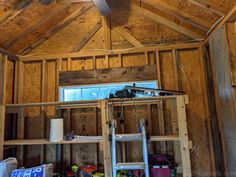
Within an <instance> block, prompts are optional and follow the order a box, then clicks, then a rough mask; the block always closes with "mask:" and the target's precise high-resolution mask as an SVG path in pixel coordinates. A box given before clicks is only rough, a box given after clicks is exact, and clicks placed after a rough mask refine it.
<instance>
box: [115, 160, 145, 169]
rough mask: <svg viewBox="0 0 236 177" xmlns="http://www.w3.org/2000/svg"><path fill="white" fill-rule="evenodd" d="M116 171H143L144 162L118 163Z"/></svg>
mask: <svg viewBox="0 0 236 177" xmlns="http://www.w3.org/2000/svg"><path fill="white" fill-rule="evenodd" d="M115 168H116V170H143V169H144V168H145V164H144V162H132V163H118V164H116V166H115Z"/></svg>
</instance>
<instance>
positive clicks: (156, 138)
mask: <svg viewBox="0 0 236 177" xmlns="http://www.w3.org/2000/svg"><path fill="white" fill-rule="evenodd" d="M179 140H180V138H179V136H178V135H166V136H151V137H150V141H153V142H155V141H179Z"/></svg>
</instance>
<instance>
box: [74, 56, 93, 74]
mask: <svg viewBox="0 0 236 177" xmlns="http://www.w3.org/2000/svg"><path fill="white" fill-rule="evenodd" d="M71 66H72V68H71V70H73V71H77V70H91V69H93V59H92V58H84V59H74V58H73V59H72V60H71Z"/></svg>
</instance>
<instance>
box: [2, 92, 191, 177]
mask: <svg viewBox="0 0 236 177" xmlns="http://www.w3.org/2000/svg"><path fill="white" fill-rule="evenodd" d="M163 100H169V101H170V102H171V104H172V105H175V107H174V110H172V111H173V112H174V113H176V120H177V122H178V130H179V134H178V135H166V136H151V137H150V141H151V142H157V141H160V142H161V141H174V142H176V141H177V142H178V141H179V142H180V150H181V158H182V167H183V177H191V176H192V175H191V164H190V155H189V140H188V132H187V122H186V113H185V104H187V103H188V97H187V96H167V97H154V98H136V99H132V100H131V99H122V100H121V99H111V100H97V101H76V102H54V103H32V104H30V103H29V104H28V103H27V104H14V105H2V106H0V159H3V152H4V147H7V146H23V145H50V144H57V145H66V144H79V143H99V144H100V146H101V147H102V150H103V155H104V170H105V174H106V177H111V176H112V168H111V145H110V141H109V135H110V128H109V125H108V122H109V121H111V120H112V118H113V116H112V115H111V114H112V111H111V109H113V107H115V106H121V105H122V106H127V105H145V104H158V103H160V102H161V101H163ZM44 106H57V109H58V110H61V109H65V108H71V107H73V108H87V107H95V108H99V109H101V121H102V123H101V125H102V136H87V137H84V136H83V137H81V139H79V140H77V141H61V142H58V143H52V142H50V141H48V140H47V139H24V138H20V137H22V135H21V136H18V139H16V140H6V141H5V140H4V131H5V127H4V125H5V117H6V116H5V114H10V113H14V114H18V117H17V119H18V121H17V122H18V123H20V124H21V125H23V124H24V109H25V108H27V107H41V108H42V107H44ZM23 129H24V128H23V127H21V130H23ZM17 131H20V130H17ZM21 133H22V132H21Z"/></svg>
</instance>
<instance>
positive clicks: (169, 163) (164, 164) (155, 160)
mask: <svg viewBox="0 0 236 177" xmlns="http://www.w3.org/2000/svg"><path fill="white" fill-rule="evenodd" d="M149 164H150V176H151V177H171V169H175V167H176V163H175V162H174V159H173V158H172V156H170V155H151V156H150V157H149Z"/></svg>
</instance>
